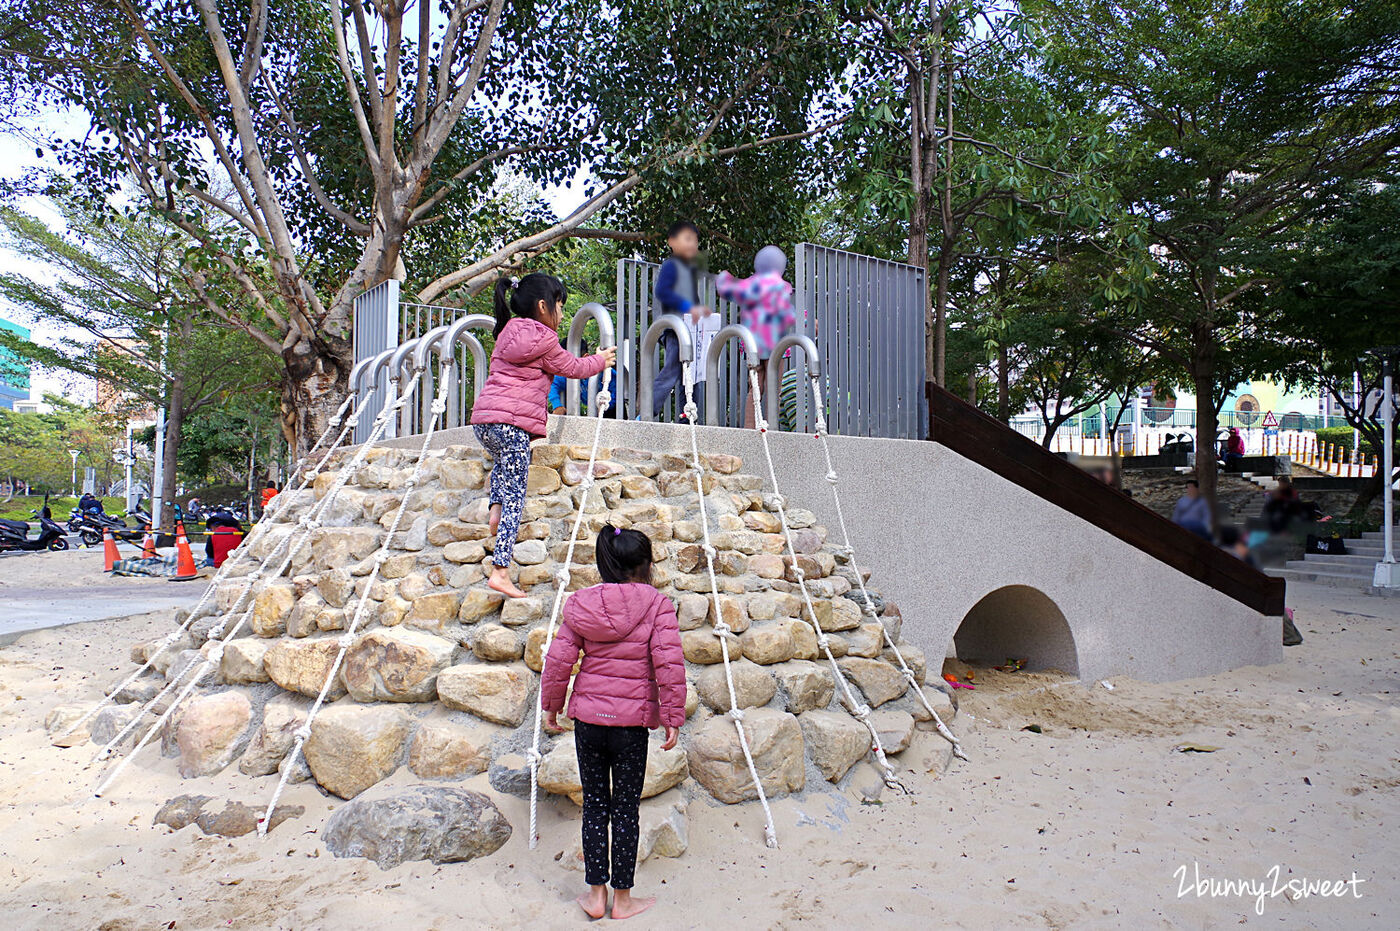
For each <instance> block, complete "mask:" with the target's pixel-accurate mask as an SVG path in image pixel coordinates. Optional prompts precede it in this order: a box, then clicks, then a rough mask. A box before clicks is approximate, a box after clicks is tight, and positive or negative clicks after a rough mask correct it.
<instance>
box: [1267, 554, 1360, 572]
mask: <svg viewBox="0 0 1400 931" xmlns="http://www.w3.org/2000/svg"><path fill="white" fill-rule="evenodd" d="M1375 565H1376V561H1375V560H1374V559H1370V558H1368V557H1366V556H1328V555H1324V554H1322V553H1308V554H1306V555H1305V556H1304V557H1303V558H1302V559H1292V560H1289V562H1288V568H1290V569H1312V568H1317V569H1324V570H1326V571H1328V572H1358V573H1364V574H1365V575H1367V576H1369V575H1370V574H1371V572H1372V571H1373V570H1374V568H1375Z"/></svg>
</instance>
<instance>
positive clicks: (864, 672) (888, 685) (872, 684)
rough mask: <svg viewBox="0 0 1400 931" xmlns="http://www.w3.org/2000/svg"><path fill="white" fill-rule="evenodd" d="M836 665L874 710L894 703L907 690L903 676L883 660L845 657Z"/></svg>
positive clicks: (907, 686)
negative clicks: (856, 686) (886, 703)
mask: <svg viewBox="0 0 1400 931" xmlns="http://www.w3.org/2000/svg"><path fill="white" fill-rule="evenodd" d="M836 664H837V665H838V666H839V667H840V668H841V671H842V672H844V673H845V674H846V675H847V676H849V677H850V678H851V681H852V682H854V683H855V684H856V685H858V686H859V687H860V690H861V692H862V693H864V695H865V700H866V701H867V702H869V703H870V705H871V707H874V708H878V707H880V706H881V705H883V704H884V703H885V702H887V701H894V700H895V699H896V698H898V697H899V696H901V695H903V694H904V693H905V691H906V690H907V689H908V688H909V682H908V680H906V679H905V678H904V674H903V673H902V672H900V671H899V670H898V669H896V668H895V667H893V666H891V665H890V664H889V663H886V662H884V661H883V660H878V659H863V658H861V657H858V656H847V657H844V658H843V659H839V660H837V661H836Z"/></svg>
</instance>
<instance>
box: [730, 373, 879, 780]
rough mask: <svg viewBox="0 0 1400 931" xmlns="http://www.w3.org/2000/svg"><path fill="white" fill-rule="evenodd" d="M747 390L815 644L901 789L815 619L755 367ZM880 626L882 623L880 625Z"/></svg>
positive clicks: (849, 708) (848, 707)
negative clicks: (775, 465)
mask: <svg viewBox="0 0 1400 931" xmlns="http://www.w3.org/2000/svg"><path fill="white" fill-rule="evenodd" d="M749 392H750V394H751V395H752V398H751V400H752V401H753V407H754V424H755V425H756V426H757V427H758V435H759V437H760V438H761V439H762V441H763V455H764V458H766V459H767V460H768V480H769V481H770V482H771V483H772V486H773V500H774V503H776V504H777V506H778V520H779V521H781V523H782V528H783V540H784V542H785V543H786V545H787V550H788V557H789V558H790V559H791V560H792V577H793V578H794V579H796V580H797V587H798V589H799V590H800V591H801V592H802V601H803V604H804V605H805V606H806V608H807V621H808V623H810V624H811V625H812V631H813V632H814V633H815V634H816V636H817V647H818V648H819V649H820V650H821V651H822V653H823V654H825V655H826V659H827V662H828V663H830V665H831V674H832V676H833V677H834V678H835V679H836V683H837V684H838V685H839V686H840V687H841V695H842V699H843V701H842V704H843V705H844V706H845V708H846V710H847V711H848V712H850V715H851V717H853V718H855V719H856V720H857V721H859V722H860V723H861V724H863V725H865V729H866V730H867V731H869V732H870V750H871V752H872V753H874V754H875V759H876V761H877V762H878V763H879V766H880V769H881V775H882V777H883V778H884V780H885V785H887V786H890V787H891V788H894V789H899V790H901V791H904V786H902V785H901V784H900V782H899V780H898V779H897V778H896V777H895V774H894V768H893V767H892V766H890V761H889V758H888V757H887V756H886V755H885V748H884V747H883V746H881V744H880V732H879V731H878V730H877V729H876V728H875V723H874V722H873V721H871V720H870V706H869V705H868V704H866V703H865V701H863V700H858V699H857V698H856V696H855V693H854V692H852V691H851V684H850V682H849V681H848V680H847V678H846V674H845V673H844V672H843V671H842V670H841V667H840V666H838V665H837V664H836V657H835V656H834V655H832V652H831V639H830V638H829V637H828V636H827V634H826V631H824V630H822V628H821V624H820V622H818V620H817V609H816V606H815V605H814V604H813V603H812V593H811V591H810V590H809V589H808V588H807V575H806V573H805V572H804V571H803V569H802V566H801V564H800V563H799V562H798V558H797V547H796V545H795V544H794V543H793V539H792V527H791V526H790V525H789V523H788V517H787V502H786V501H785V500H784V499H783V491H782V489H781V488H780V487H779V486H778V471H777V469H776V468H775V467H774V465H773V449H772V447H771V445H770V444H769V442H768V421H767V420H766V419H764V416H763V398H762V396H761V394H760V392H759V385H758V369H757V367H753V368H750V369H749ZM881 627H882V629H883V625H881Z"/></svg>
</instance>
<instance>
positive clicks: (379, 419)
mask: <svg viewBox="0 0 1400 931" xmlns="http://www.w3.org/2000/svg"><path fill="white" fill-rule="evenodd" d="M388 419H389V412H388V411H380V412H379V413H378V414H376V415H375V417H374V423H375V425H376V426H378V425H380V424H382V423H384V421H386V420H388Z"/></svg>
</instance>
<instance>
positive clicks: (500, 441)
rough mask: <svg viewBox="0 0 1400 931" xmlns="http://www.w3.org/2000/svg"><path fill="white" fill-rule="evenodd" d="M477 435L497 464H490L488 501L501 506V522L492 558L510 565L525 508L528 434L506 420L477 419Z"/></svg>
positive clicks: (527, 476)
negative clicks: (484, 420) (487, 420)
mask: <svg viewBox="0 0 1400 931" xmlns="http://www.w3.org/2000/svg"><path fill="white" fill-rule="evenodd" d="M474 429H475V430H476V438H477V439H478V440H480V441H481V445H482V446H485V447H486V451H487V452H489V453H490V454H491V458H493V459H495V460H496V464H495V465H494V466H492V467H491V503H492V504H499V505H500V506H501V523H500V526H499V528H498V529H497V530H496V548H495V551H494V552H493V553H492V554H491V562H492V564H493V565H497V566H509V565H510V557H511V556H512V555H513V554H514V553H515V538H516V536H517V535H518V534H519V533H520V515H521V513H522V512H523V511H524V510H525V485H526V481H527V480H528V479H529V477H530V434H528V433H526V432H525V431H524V430H522V429H520V428H519V427H512V426H511V425H510V424H506V423H479V424H477V425H476V426H475V427H474Z"/></svg>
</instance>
